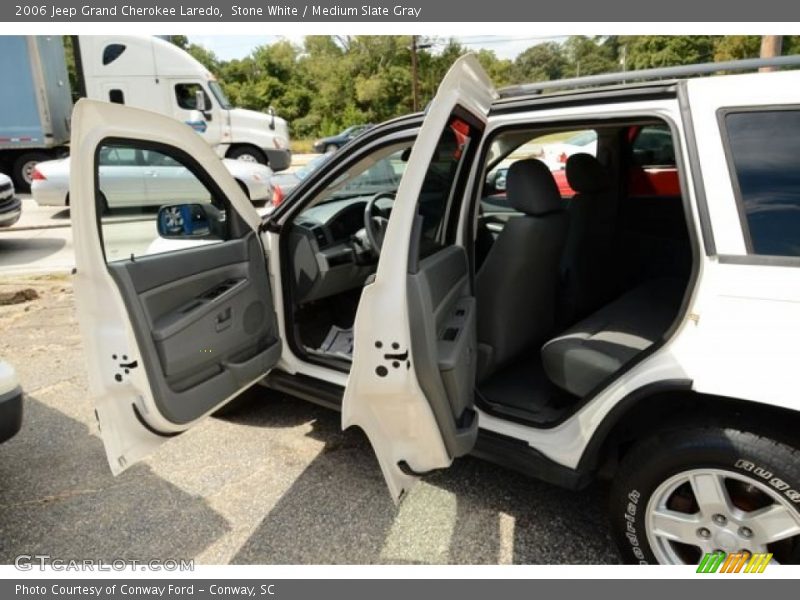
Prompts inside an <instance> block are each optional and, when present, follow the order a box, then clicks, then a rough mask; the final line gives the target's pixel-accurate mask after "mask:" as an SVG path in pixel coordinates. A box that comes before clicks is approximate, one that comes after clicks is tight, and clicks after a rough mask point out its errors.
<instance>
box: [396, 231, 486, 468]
mask: <svg viewBox="0 0 800 600" xmlns="http://www.w3.org/2000/svg"><path fill="white" fill-rule="evenodd" d="M408 307H409V314H410V315H412V316H413V317H412V319H411V354H412V356H414V357H415V360H416V365H417V366H416V372H417V377H418V379H419V383H420V387H421V388H422V391H423V392H424V393H425V395H426V397H427V398H428V401H429V402H430V404H431V408H432V409H433V413H434V415H435V417H436V422H437V423H438V425H439V427H440V429H442V430H443V432H444V435H443V438H444V442H445V445H446V447H447V450H448V452H449V453H450V454H451V455H452V456H462V455H464V454H466V453H467V452H469V451H470V450H471V449H472V446H473V445H474V443H475V436H476V435H477V431H478V430H477V427H476V425H477V420H476V419H475V413H474V412H473V411H472V409H471V407H472V392H473V387H474V384H475V368H476V352H477V343H478V342H477V335H476V331H477V329H476V321H475V297H474V296H473V295H472V292H471V289H470V281H469V263H468V261H467V253H466V251H465V250H464V248H462V247H460V246H450V247H448V248H445V249H444V250H441V251H440V252H438V253H436V254H434V255H433V256H429V257H427V258H425V259H423V260H422V262H421V263H420V265H419V271H418V272H416V273H410V274H409V275H408Z"/></svg>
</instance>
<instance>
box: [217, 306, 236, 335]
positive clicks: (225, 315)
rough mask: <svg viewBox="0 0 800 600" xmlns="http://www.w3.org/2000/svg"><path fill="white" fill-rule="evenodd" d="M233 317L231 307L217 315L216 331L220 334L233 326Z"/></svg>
mask: <svg viewBox="0 0 800 600" xmlns="http://www.w3.org/2000/svg"><path fill="white" fill-rule="evenodd" d="M231 317H233V311H232V310H231V307H230V306H229V307H228V308H226V309H225V310H223V311H222V312H220V313H218V314H217V318H216V326H215V329H216V330H217V331H218V332H219V331H224V330H226V329H227V328H228V327H230V326H231V323H233V319H232V318H231Z"/></svg>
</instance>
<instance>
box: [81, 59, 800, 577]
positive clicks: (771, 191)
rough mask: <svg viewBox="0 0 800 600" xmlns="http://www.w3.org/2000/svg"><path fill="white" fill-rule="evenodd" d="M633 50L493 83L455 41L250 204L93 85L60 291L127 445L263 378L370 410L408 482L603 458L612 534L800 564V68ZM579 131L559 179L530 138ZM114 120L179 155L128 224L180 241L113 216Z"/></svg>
mask: <svg viewBox="0 0 800 600" xmlns="http://www.w3.org/2000/svg"><path fill="white" fill-rule="evenodd" d="M790 62H791V63H793V64H800V61H798V58H797V57H789V58H783V59H776V60H774V61H773V62H772V63H771V64H775V65H784V64H787V63H790ZM760 64H763V63H754V62H752V61H751V62H749V63H738V64H733V65H731V64H726V65H722V64H719V65H714V66H712V67H708V66H705V67H702V66H701V67H695V68H694V71H693V73H694V74H697V73H705V72H709V71H713V70H719V71H723V72H728V71H732V70H735V69H742V68H744V67H750V68H752V67H756V66H759V65H760ZM625 75H626V77H627V78H628V79H633V78H637V81H633V82H630V81H629V82H628V83H625V84H621V85H601V84H603V83H614V78H615V77H616V78H617V80H619V81H621V78H620V76H619V75H616V76H601V77H599V78H597V77H596V78H586V79H583V80H577V81H562V82H547V83H545V84H532V85H530V86H521V87H519V88H515V89H508V90H503V91H501V92H500V93H498V92H496V91H495V90H494V89H493V88H492V86H491V83H490V82H489V80H488V78H487V76H486V74H485V73H484V72H483V71H482V69H481V67H480V66H479V64H478V62H477V61H476V60H475V58H474V57H472V56H467V57H464V58H462V59H460V60H459V61H457V62H456V63H455V65H454V66H453V68H452V70H451V71H450V72H449V74H448V75H447V76H446V77H445V79H444V80H443V81H442V84H441V87H440V89H439V91H438V94H437V96H436V98H435V99H434V101H433V102H432V104H431V105H430V106H429V108H428V110H427V111H426V114H425V115H411V116H408V117H404V118H399V119H395V120H393V121H390V122H387V123H384V124H382V125H380V126H377V127H375V128H374V129H371V130H370V131H368V132H366V133H364V134H363V135H361V136H359V137H358V138H357V139H356V140H354V141H353V142H351V143H349V144H348V145H347V146H345V147H344V148H343V149H342V150H340V151H339V152H338V153H337V154H336V155H335V157H334V158H332V159H331V160H329V161H328V162H327V163H326V164H325V165H324V166H323V167H322V168H320V169H319V170H318V171H317V172H315V173H314V174H313V175H312V176H311V177H309V178H307V179H306V180H304V181H303V182H302V183H301V184H300V185H299V186H298V187H297V188H296V189H295V191H294V192H293V193H292V194H291V195H290V196H289V198H288V199H287V200H286V201H285V202H284V203H283V204H282V205H281V206H280V207H278V208H277V209H276V210H275V211H274V212H272V214H270V215H268V216H267V217H265V218H263V219H262V218H261V217H259V216H258V215H257V214H256V211H255V209H254V208H253V206H252V204H251V203H250V202H249V201H248V200H247V198H246V197H245V195H244V194H243V193H242V191H241V190H240V189H239V187H238V186H237V185H236V183H235V182H234V181H233V179H231V176H230V175H229V174H228V172H227V171H226V170H225V168H224V167H223V165H222V163H221V162H220V161H219V159H218V158H217V157H216V156H215V155H214V153H213V152H212V150H211V149H209V147H208V145H207V144H205V143H204V142H203V140H202V139H201V138H200V137H199V136H197V135H196V134H195V133H194V132H193V131H192V130H191V129H190V128H188V127H186V126H185V125H184V124H182V123H179V122H178V121H175V120H172V119H169V118H167V117H163V116H160V115H157V114H152V113H148V112H145V111H141V110H136V109H132V108H128V107H124V106H119V105H115V104H106V103H99V102H93V101H86V100H82V101H80V102H79V103H78V104H77V106H76V108H75V113H74V117H73V134H72V142H71V147H72V148H73V160H74V164H73V170H72V181H71V189H70V195H71V197H72V198H74V199H75V201H74V202H73V205H72V226H73V228H74V240H75V253H76V260H77V274H76V277H75V289H76V297H77V304H78V313H79V318H80V323H81V328H82V334H83V339H84V344H85V347H86V350H87V356H88V369H89V380H90V386H91V394H92V396H93V397H94V400H95V402H96V411H97V416H98V420H99V423H100V427H101V432H102V436H103V440H104V443H105V447H106V451H107V454H108V459H109V463H110V465H111V468H112V470H113V472H114V473H119V472H121V471H122V470H124V469H125V468H126V467H128V466H130V465H131V464H132V463H134V462H136V461H137V460H139V459H141V458H142V457H143V456H144V455H145V454H147V453H148V452H150V451H151V450H153V449H154V448H155V447H157V446H158V445H160V444H161V443H163V442H165V441H167V440H169V439H170V438H171V437H173V436H174V435H176V434H178V433H180V432H182V431H185V430H187V429H188V428H190V427H191V426H193V425H194V424H196V423H197V422H198V421H199V420H200V419H202V418H203V417H205V416H207V415H209V414H211V413H212V412H214V411H217V410H218V409H219V408H220V407H221V406H222V405H224V404H225V403H227V402H229V401H230V400H231V399H233V398H234V397H235V396H236V395H237V394H238V393H239V392H240V391H242V390H243V389H244V388H246V387H248V386H250V385H251V384H253V383H255V382H260V383H262V384H264V385H266V386H267V387H271V388H273V389H279V390H282V391H284V392H289V393H291V394H294V395H295V396H298V397H300V398H304V399H306V400H310V401H314V402H318V403H322V404H324V405H327V406H331V407H334V408H337V409H339V410H341V412H342V427H350V426H357V427H360V428H362V429H363V430H364V432H365V433H366V434H367V436H368V437H369V439H370V442H371V444H372V447H373V449H374V450H375V452H376V454H377V457H378V460H379V463H380V466H381V470H382V471H383V474H384V476H385V478H386V481H387V484H388V487H389V491H390V492H391V494H392V496H393V497H394V498H395V499H400V498H401V497H402V495H403V494H404V493H405V492H406V491H407V490H408V489H409V488H410V486H411V485H412V484H413V483H414V482H415V480H417V479H418V477H420V476H423V475H424V474H425V473H427V472H429V471H432V470H435V469H442V468H447V467H448V466H449V465H450V464H451V462H452V461H453V460H454V459H455V458H457V457H459V456H463V455H465V454H467V453H474V454H475V455H477V456H480V457H483V458H485V459H488V460H491V461H496V462H498V463H501V464H503V465H506V466H509V467H511V468H514V469H518V470H519V471H521V472H523V473H526V474H529V475H532V476H535V477H540V478H542V479H545V480H547V481H550V482H554V483H557V484H559V485H563V486H567V487H570V488H575V489H579V488H581V487H582V486H584V485H586V484H587V483H588V482H589V481H591V480H592V479H593V478H594V477H598V476H602V477H609V478H612V479H613V486H612V491H611V498H610V520H611V524H612V527H613V529H614V535H615V537H616V539H617V542H618V544H619V548H620V551H621V553H622V556H623V557H624V560H626V561H630V562H636V563H662V564H673V563H678V564H681V563H687V564H696V563H697V562H698V561H699V560H700V558H701V557H702V556H703V555H704V553H706V552H712V551H715V550H723V551H726V552H731V551H738V550H741V549H744V550H747V551H750V552H772V553H773V554H774V557H775V560H776V561H777V562H784V563H798V562H800V543H799V541H800V460H798V459H799V458H800V444H799V443H798V431H800V396H799V395H798V383H797V369H798V365H800V350H799V349H798V348H799V346H798V343H797V339H798V336H799V335H800V168H798V166H800V163H799V162H798V161H800V158H799V157H800V73H799V72H797V71H790V70H783V71H778V72H774V73H751V74H740V75H723V76H712V77H694V78H680V77H681V76H683V75H685V73H684V72H683V71H675V72H673V71H672V70H669V69H667V70H666V71H664V70H661V71H656V72H654V73H652V72H651V73H643V74H637V75H633V74H625ZM672 75H676V76H678V77H679V78H678V79H665V78H664V77H669V76H672ZM550 87H553V88H561V90H560V91H553V92H552V93H542V92H543V91H546V92H550V91H551V90H550V89H548V88H550ZM585 131H590V132H593V134H594V137H592V136H589V137H588V138H587V139H596V143H594V144H591V145H587V146H586V147H585V149H586V150H585V151H576V152H573V153H572V154H571V155H570V156H569V157H568V160H567V162H566V171H565V173H563V174H559V176H561V175H565V176H566V178H567V180H568V184H569V185H568V186H561V189H570V190H572V193H573V194H574V195H573V196H572V197H571V198H563V197H561V195H560V193H559V187H558V186H557V185H556V183H555V181H554V175H553V172H552V171H551V167H549V166H547V164H546V163H545V162H543V161H542V160H538V158H537V157H539V158H542V157H544V156H545V154H544V152H543V149H544V148H545V146H546V144H547V142H548V140H559V139H560V140H563V139H568V138H570V139H574V137H573V136H575V134H576V133H577V132H585ZM108 147H114V148H123V149H131V148H133V149H148V150H150V151H151V152H161V153H163V154H165V155H168V156H169V157H171V159H172V160H175V161H178V162H179V163H181V164H183V165H185V166H186V167H187V168H188V169H189V170H190V171H191V172H192V173H193V174H194V176H195V177H196V184H197V192H196V200H194V201H192V202H190V203H183V204H173V205H169V206H162V207H161V208H160V210H159V213H158V216H157V219H156V224H155V225H156V226H154V225H153V223H152V221H151V222H149V223H145V225H144V226H146V227H147V228H148V231H152V235H153V237H154V238H155V237H158V236H160V237H161V238H167V239H168V240H170V244H174V245H172V246H170V245H169V244H167V245H166V246H165V245H163V244H162V245H161V246H158V251H157V252H156V251H154V250H153V249H150V250H149V251H148V250H147V249H146V248H142V247H135V248H134V247H130V246H127V245H126V244H129V239H130V237H131V236H126V235H124V234H121V233H120V232H123V233H124V231H125V230H124V229H122V228H121V226H120V225H119V224H113V223H110V222H107V221H106V219H105V218H103V217H102V201H101V197H100V195H99V194H98V193H97V190H98V186H100V187H101V186H102V182H101V181H99V178H100V176H99V175H98V171H97V156H98V155H99V153H100V151H101V150H103V149H104V148H108ZM545 160H546V159H545ZM501 163H502V164H501ZM501 166H502V167H503V168H507V172H506V177H505V183H504V185H503V186H502V187H503V188H504V189H495V188H494V187H493V186H492V183H491V182H492V181H494V180H495V179H496V178H493V177H488V174H489V173H490V172H491V171H492V170H493V169H496V168H499V167H501ZM554 168H557V167H554ZM557 174H558V172H557ZM659 182H660V183H659ZM665 182H666V183H665ZM151 184H152V185H168V182H160V181H157V180H153V182H151ZM390 215H391V218H390ZM128 226H131V227H133V226H136V227H142V226H143V225H142V224H141V223H138V224H135V225H128ZM162 242H163V240H162Z"/></svg>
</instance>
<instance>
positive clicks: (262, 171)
mask: <svg viewBox="0 0 800 600" xmlns="http://www.w3.org/2000/svg"><path fill="white" fill-rule="evenodd" d="M221 160H222V163H223V164H224V165H225V168H226V169H227V170H228V172H229V173H230V174H231V175H232V176H233V178H234V179H235V180H236V182H237V183H238V184H239V187H240V188H241V189H242V190H243V191H244V192H245V194H246V195H247V197H248V198H250V200H251V201H252V202H258V203H268V202H271V201H272V193H273V185H272V183H271V179H272V176H273V173H272V170H271V169H270V168H269V167H268V166H266V165H262V164H259V163H256V162H251V161H245V160H233V159H229V158H223V159H221ZM99 161H100V170H99V174H98V178H99V183H100V192H101V194H102V196H103V197H104V199H105V202H106V203H107V207H108V208H109V209H116V208H126V207H128V208H131V207H138V206H161V205H162V204H167V203H170V202H188V201H191V200H207V199H208V194H207V193H206V192H205V190H204V189H203V188H202V186H200V185H199V183H198V181H197V178H196V177H194V176H193V175H192V173H191V171H190V169H189V168H187V167H186V166H184V165H182V164H180V163H178V162H177V161H175V159H173V158H171V157H169V156H167V155H165V154H163V153H161V152H158V151H155V150H151V149H136V150H134V149H132V148H125V147H109V146H107V147H104V148H103V151H102V152H101V153H100V156H99ZM69 174H70V159H69V158H63V159H59V160H48V161H44V162H40V163H38V164H37V165H36V168H35V169H34V172H33V183H32V184H31V194H32V195H33V199H34V200H36V202H37V204H39V206H69V205H70V198H69Z"/></svg>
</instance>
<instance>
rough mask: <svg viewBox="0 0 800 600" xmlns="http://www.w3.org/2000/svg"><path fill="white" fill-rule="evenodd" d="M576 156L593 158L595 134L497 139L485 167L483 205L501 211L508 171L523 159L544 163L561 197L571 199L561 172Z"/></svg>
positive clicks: (516, 135)
mask: <svg viewBox="0 0 800 600" xmlns="http://www.w3.org/2000/svg"><path fill="white" fill-rule="evenodd" d="M578 153H585V154H591V155H592V156H597V131H595V130H594V129H580V130H570V131H559V132H556V133H548V134H546V135H541V134H534V133H531V132H520V131H512V132H509V133H507V134H503V135H500V136H498V137H497V138H496V139H495V140H494V142H492V147H491V149H490V152H489V163H490V164H492V165H494V166H492V167H491V169H490V170H489V172H488V173H487V175H486V181H485V185H484V199H483V200H484V202H485V203H486V202H488V203H489V204H492V205H497V206H499V207H501V208H502V207H504V206H506V205H507V202H506V185H507V181H506V177H507V175H508V169H509V167H510V166H511V165H513V164H514V163H515V162H517V161H519V160H526V159H536V160H541V161H542V162H544V163H545V164H546V165H547V166H548V167H549V168H550V172H551V173H552V174H553V178H554V179H555V181H556V185H557V186H558V191H559V192H560V193H561V196H562V197H563V198H571V197H572V196H573V195H575V191H574V190H573V189H572V188H571V187H570V186H569V183H568V182H567V176H566V172H565V170H564V168H565V167H566V164H567V160H568V159H569V157H570V156H572V155H573V154H578Z"/></svg>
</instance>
